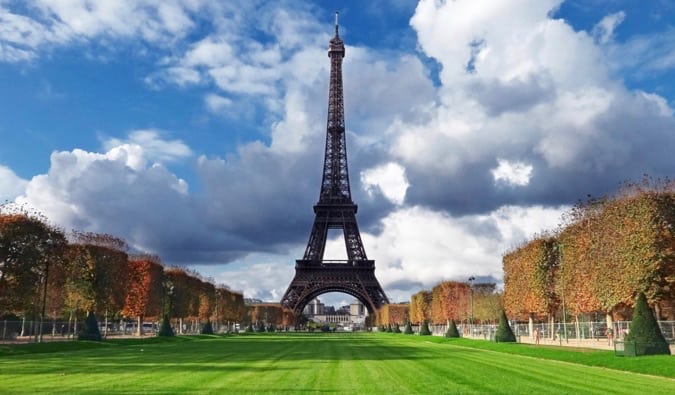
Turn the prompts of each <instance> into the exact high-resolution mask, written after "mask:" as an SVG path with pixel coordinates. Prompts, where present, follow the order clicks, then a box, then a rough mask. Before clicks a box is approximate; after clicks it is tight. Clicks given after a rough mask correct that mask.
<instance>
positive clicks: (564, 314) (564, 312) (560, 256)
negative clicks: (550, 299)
mask: <svg viewBox="0 0 675 395" xmlns="http://www.w3.org/2000/svg"><path fill="white" fill-rule="evenodd" d="M558 259H559V260H560V281H561V283H560V288H561V293H562V320H563V332H564V334H565V343H569V340H568V339H567V310H566V309H565V272H564V269H563V267H564V266H563V245H562V243H558ZM560 341H561V342H562V339H560Z"/></svg>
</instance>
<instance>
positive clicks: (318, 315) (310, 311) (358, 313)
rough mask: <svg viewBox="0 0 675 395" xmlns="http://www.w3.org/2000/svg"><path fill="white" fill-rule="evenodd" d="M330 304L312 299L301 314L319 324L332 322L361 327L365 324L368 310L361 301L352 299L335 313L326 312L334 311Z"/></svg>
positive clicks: (344, 325)
mask: <svg viewBox="0 0 675 395" xmlns="http://www.w3.org/2000/svg"><path fill="white" fill-rule="evenodd" d="M330 307H332V306H328V307H326V306H324V304H323V303H321V301H320V300H319V299H318V298H316V299H313V300H312V301H311V302H309V304H308V305H307V306H305V309H304V310H303V314H304V315H305V316H306V317H307V318H308V319H309V320H310V321H314V322H317V323H320V324H323V323H334V324H338V325H340V326H343V327H350V328H361V327H363V326H364V325H365V322H366V315H368V312H367V310H366V308H365V306H364V305H363V303H361V302H359V301H358V300H354V301H353V302H352V303H351V304H350V305H349V306H343V307H341V308H340V309H338V310H337V314H327V313H328V311H329V310H332V311H335V309H334V308H330Z"/></svg>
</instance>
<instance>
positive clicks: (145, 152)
mask: <svg viewBox="0 0 675 395" xmlns="http://www.w3.org/2000/svg"><path fill="white" fill-rule="evenodd" d="M164 133H165V132H162V131H160V130H157V129H145V130H134V131H132V132H131V133H129V138H128V139H126V140H120V139H116V138H111V139H109V140H107V141H105V142H104V144H103V145H104V148H105V149H107V150H110V151H111V152H113V153H114V152H117V150H119V148H120V147H130V149H141V150H142V154H139V155H137V157H141V155H142V156H143V157H144V158H147V159H150V160H153V161H157V162H172V161H176V160H180V159H184V158H188V157H190V156H192V150H191V149H190V147H188V146H187V145H186V144H185V143H183V142H182V141H181V140H164V139H162V134H164ZM143 165H144V163H142V162H140V163H136V164H135V165H133V166H131V167H132V168H134V169H138V168H140V167H142V166H143Z"/></svg>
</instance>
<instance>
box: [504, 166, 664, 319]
mask: <svg viewBox="0 0 675 395" xmlns="http://www.w3.org/2000/svg"><path fill="white" fill-rule="evenodd" d="M503 265H504V306H505V308H506V311H507V312H508V313H509V315H510V316H512V317H519V318H520V319H526V320H527V319H529V320H533V319H534V320H552V319H553V318H554V317H558V318H561V319H563V320H566V319H567V318H569V317H578V316H579V315H583V314H591V313H596V314H597V313H601V314H605V315H606V317H607V320H608V322H610V321H611V320H612V319H613V318H620V319H628V318H629V317H630V314H631V313H630V312H631V310H632V307H633V304H634V301H635V300H636V296H637V295H638V294H639V293H640V292H643V293H644V294H645V296H646V299H647V301H648V302H649V304H650V305H651V306H652V308H653V309H654V310H655V312H656V316H657V317H659V318H663V319H669V320H673V319H675V304H674V301H675V183H673V182H672V181H668V180H666V181H656V182H655V181H652V180H650V179H645V180H643V182H641V183H639V184H638V183H627V184H625V185H624V186H623V187H622V188H621V189H620V190H619V192H618V193H617V194H616V195H614V196H610V197H602V198H589V199H588V201H586V202H580V203H578V204H577V205H576V206H575V207H574V208H573V209H572V210H571V211H570V212H568V213H567V215H566V216H565V221H564V223H563V224H562V225H561V226H560V227H559V229H557V230H555V231H552V232H550V233H548V234H543V235H538V236H535V237H534V238H533V239H532V240H529V241H527V242H525V243H523V244H522V245H520V246H518V247H517V248H515V249H513V250H512V251H510V252H508V253H507V254H505V255H504V257H503ZM567 315H569V316H567Z"/></svg>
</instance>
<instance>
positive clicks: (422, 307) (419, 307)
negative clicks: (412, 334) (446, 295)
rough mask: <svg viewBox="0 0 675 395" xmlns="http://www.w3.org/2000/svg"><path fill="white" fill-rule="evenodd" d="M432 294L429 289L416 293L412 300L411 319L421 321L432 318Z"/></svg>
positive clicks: (416, 321) (415, 321)
mask: <svg viewBox="0 0 675 395" xmlns="http://www.w3.org/2000/svg"><path fill="white" fill-rule="evenodd" d="M431 301H432V294H431V292H429V291H420V292H418V293H416V294H414V295H413V296H412V298H411V300H410V320H411V321H412V322H414V323H421V322H424V321H426V320H431Z"/></svg>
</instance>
